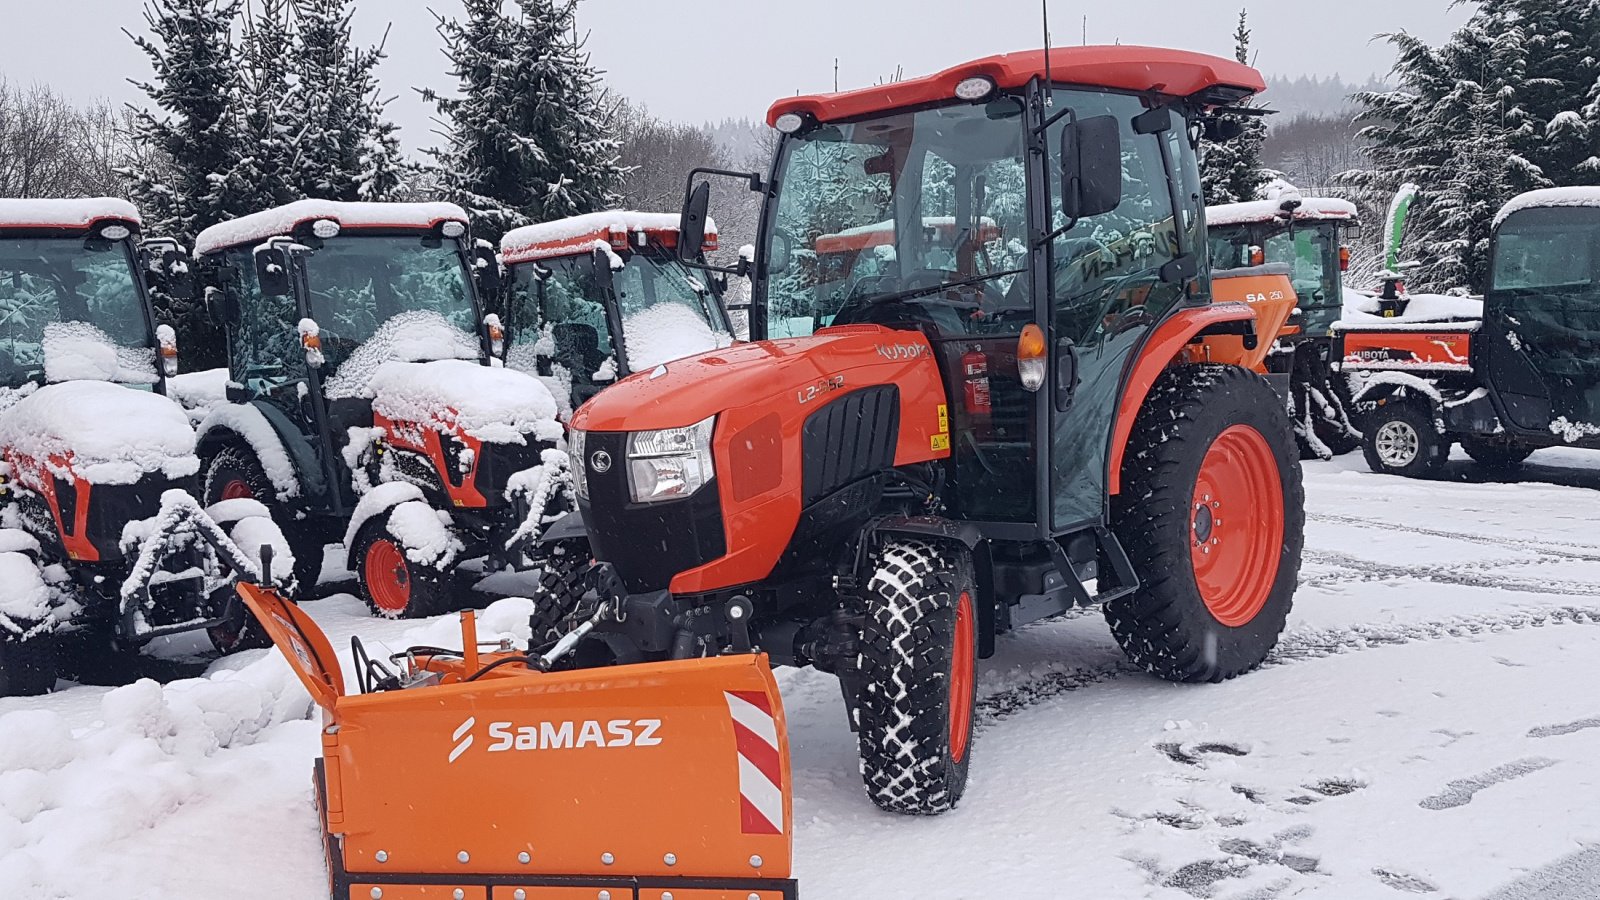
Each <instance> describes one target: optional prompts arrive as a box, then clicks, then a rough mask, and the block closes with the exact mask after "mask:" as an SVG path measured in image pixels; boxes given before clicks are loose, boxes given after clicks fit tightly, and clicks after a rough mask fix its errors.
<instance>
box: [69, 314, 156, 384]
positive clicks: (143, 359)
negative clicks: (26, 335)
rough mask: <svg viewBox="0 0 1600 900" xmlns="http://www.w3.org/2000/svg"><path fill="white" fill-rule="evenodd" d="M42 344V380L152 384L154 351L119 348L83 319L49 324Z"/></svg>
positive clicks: (154, 377) (154, 364)
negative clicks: (81, 320)
mask: <svg viewBox="0 0 1600 900" xmlns="http://www.w3.org/2000/svg"><path fill="white" fill-rule="evenodd" d="M42 346H43V350H44V378H45V381H49V382H64V381H120V382H123V383H124V384H155V383H156V352H155V351H154V350H152V349H150V348H149V347H123V346H121V345H119V344H118V343H117V342H116V341H114V340H112V339H111V336H110V335H108V334H106V333H105V332H104V331H101V330H100V329H98V328H96V327H95V326H93V325H90V324H88V323H87V322H51V323H49V324H48V325H46V326H44V341H43V344H42Z"/></svg>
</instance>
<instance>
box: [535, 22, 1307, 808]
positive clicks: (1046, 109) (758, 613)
mask: <svg viewBox="0 0 1600 900" xmlns="http://www.w3.org/2000/svg"><path fill="white" fill-rule="evenodd" d="M1263 87H1264V85H1263V82H1262V79H1261V76H1260V74H1259V73H1258V72H1256V71H1255V70H1254V69H1252V68H1250V67H1248V66H1245V65H1241V64H1239V63H1236V62H1233V61H1229V60H1224V59H1219V58H1215V57H1211V56H1206V55H1201V54H1195V53H1189V52H1183V51H1174V50H1164V49H1151V48H1143V47H1132V46H1122V47H1087V48H1073V49H1058V50H1054V51H1049V52H1048V53H1046V52H1040V51H1034V52H1026V53H1017V54H1011V55H1005V56H997V57H991V58H987V59H981V60H978V61H976V62H971V63H967V64H965V65H961V66H958V67H956V68H952V69H949V70H947V71H944V72H941V73H939V74H937V75H933V76H930V77H925V78H918V79H914V80H910V81H905V82H901V83H898V84H893V85H882V86H878V87H874V88H868V89H865V90H860V91H852V92H847V93H841V94H833V95H825V96H814V97H795V98H788V99H784V100H780V101H779V102H778V103H777V104H776V105H774V106H773V107H772V109H771V111H770V112H769V114H768V121H769V123H770V124H772V125H773V126H774V127H776V129H777V130H778V131H779V132H780V134H781V136H782V137H781V141H780V145H779V148H778V151H777V157H776V160H775V162H774V169H773V171H772V173H771V176H770V177H768V178H762V177H761V176H758V175H748V174H746V175H741V176H739V177H740V179H741V180H742V181H744V180H747V181H748V183H749V184H750V185H751V187H753V188H754V189H756V190H758V191H759V192H760V193H761V194H762V196H763V204H764V213H763V219H762V222H763V225H762V228H761V236H760V240H759V242H758V246H757V248H756V253H755V258H754V261H753V279H754V295H753V299H754V305H753V307H752V309H751V328H752V334H753V336H754V337H755V338H756V340H755V341H753V342H752V343H749V344H741V345H737V346H734V347H730V348H728V349H725V350H719V351H716V352H713V353H707V354H701V355H699V356H693V357H689V358H687V359H684V360H679V361H677V362H673V363H668V364H667V365H666V366H664V367H662V368H658V369H656V370H653V371H651V372H649V373H640V374H637V375H634V376H632V377H630V378H628V379H625V380H623V381H621V382H619V383H618V384H617V385H615V386H613V387H611V388H610V389H608V390H606V391H604V392H602V393H600V394H599V395H598V396H596V397H595V398H594V399H592V400H590V401H589V402H588V403H587V404H585V405H584V406H583V407H582V408H581V409H579V410H578V411H577V413H575V414H574V416H573V420H572V423H571V427H570V429H569V436H568V442H569V447H570V450H571V454H572V459H573V466H574V471H573V475H574V478H575V481H576V483H577V485H578V493H579V496H580V501H579V505H580V510H579V513H578V514H575V515H573V516H569V517H567V518H565V519H563V520H561V521H560V522H558V523H556V524H555V525H553V526H551V528H550V529H549V530H548V531H547V532H546V534H545V536H544V540H545V541H546V542H547V543H548V544H551V545H555V549H554V551H553V552H552V565H556V566H560V567H563V569H564V571H566V572H568V573H570V577H569V578H567V579H566V581H565V582H564V583H565V584H566V585H567V586H568V588H569V590H568V591H567V592H566V593H565V594H547V595H545V596H543V597H541V602H542V603H544V604H547V605H552V606H566V607H568V608H575V609H576V610H577V612H576V614H575V615H576V617H577V618H579V619H583V618H585V617H586V616H587V617H592V616H594V615H598V616H600V622H599V623H598V624H597V627H596V629H595V631H594V632H593V634H591V635H590V636H589V638H588V640H587V642H586V643H585V645H584V646H582V647H580V649H579V651H578V654H577V657H576V664H577V665H603V664H607V663H616V662H621V663H629V662H642V661H652V660H665V659H691V658H698V657H701V656H712V657H715V656H717V655H718V654H721V653H724V652H739V651H741V650H743V649H745V648H747V647H748V646H750V643H751V642H753V643H754V645H755V646H758V647H760V648H761V649H762V650H763V651H764V652H766V653H767V654H768V655H769V656H770V658H771V659H772V661H773V662H775V663H780V664H787V665H812V666H815V667H817V668H819V669H822V670H824V671H828V672H832V673H836V674H837V675H838V676H839V679H840V682H841V684H842V687H843V693H844V697H845V701H846V703H847V705H848V707H849V720H850V722H851V725H852V727H854V728H855V729H856V730H857V731H858V732H859V735H860V741H859V750H860V754H861V759H862V773H863V775H864V778H865V781H866V786H867V792H868V794H869V795H870V796H871V798H872V799H873V800H874V801H875V802H876V803H877V804H878V805H880V806H881V807H883V808H885V809H889V810H895V811H899V812H906V813H937V812H941V811H943V810H946V809H949V808H950V807H952V806H953V805H954V804H955V803H956V802H957V801H958V800H959V799H960V797H961V794H962V791H963V790H964V789H965V786H966V782H967V771H968V766H969V764H970V762H971V759H972V746H971V742H972V737H973V718H974V702H975V697H976V684H977V680H976V678H975V664H976V660H977V659H979V658H981V657H987V656H988V655H990V654H991V653H992V651H993V648H994V641H995V637H996V635H998V634H1000V633H1002V632H1006V631H1010V630H1013V629H1016V628H1018V627H1020V626H1021V625H1023V624H1025V623H1028V622H1031V621H1034V620H1037V619H1041V618H1044V617H1048V616H1053V615H1057V614H1060V613H1063V612H1065V611H1067V610H1069V609H1071V608H1073V607H1075V606H1083V605H1089V604H1095V603H1100V604H1104V608H1105V613H1106V617H1107V619H1108V621H1109V622H1110V625H1111V629H1112V632H1113V633H1114V634H1115V636H1116V638H1117V640H1118V641H1119V642H1120V643H1121V645H1122V647H1123V648H1124V649H1125V651H1126V652H1127V654H1128V655H1129V656H1130V657H1131V658H1132V659H1133V660H1134V661H1135V662H1136V663H1137V664H1139V665H1140V666H1142V667H1144V668H1146V669H1148V670H1150V671H1151V672H1153V673H1155V674H1157V675H1160V676H1161V677H1164V678H1168V679H1172V680H1175V681H1187V682H1200V681H1221V680H1224V679H1227V678H1232V677H1234V676H1236V675H1239V674H1242V673H1244V672H1247V671H1249V670H1251V669H1253V668H1255V667H1256V666H1257V665H1259V664H1260V663H1261V661H1262V660H1263V659H1264V658H1265V656H1266V654H1267V653H1268V651H1269V650H1271V648H1272V647H1273V646H1274V645H1275V644H1276V641H1277V638H1278V635H1279V633H1280V632H1281V630H1282V628H1283V626H1284V622H1285V619H1286V617H1287V615H1288V612H1289V608H1290V603H1291V600H1292V596H1293V594H1294V590H1295V586H1296V581H1297V577H1298V571H1299V566H1300V552H1301V544H1302V532H1303V512H1302V500H1303V492H1302V488H1301V481H1300V467H1299V463H1298V459H1297V451H1296V447H1295V442H1294V435H1293V431H1292V429H1291V427H1290V421H1289V417H1288V415H1287V410H1286V407H1285V404H1284V403H1283V402H1282V399H1281V398H1280V396H1279V395H1278V393H1277V392H1275V391H1274V389H1273V388H1272V386H1271V385H1270V384H1269V382H1268V381H1267V379H1265V378H1264V377H1262V376H1261V375H1259V374H1256V372H1254V371H1252V369H1254V368H1256V367H1257V366H1260V365H1261V363H1262V360H1263V359H1264V358H1265V356H1266V354H1267V353H1268V352H1269V351H1270V349H1271V346H1272V341H1273V340H1274V339H1275V338H1276V337H1277V330H1276V328H1277V326H1272V327H1271V328H1261V329H1259V333H1258V320H1257V317H1256V311H1257V309H1258V308H1264V307H1260V306H1258V305H1253V304H1248V303H1237V302H1230V303H1220V302H1213V284H1212V281H1211V279H1210V277H1209V267H1208V265H1207V260H1206V256H1205V250H1206V248H1205V243H1204V241H1205V230H1204V229H1205V225H1204V222H1205V210H1204V208H1203V206H1202V205H1201V200H1200V179H1199V171H1198V165H1197V161H1196V149H1195V141H1196V140H1197V135H1198V133H1199V130H1200V128H1201V127H1202V124H1203V123H1204V122H1205V121H1207V120H1208V113H1209V112H1210V111H1213V110H1215V109H1216V108H1219V107H1224V106H1227V105H1229V104H1233V103H1236V102H1238V101H1240V100H1243V99H1245V98H1247V97H1249V96H1251V95H1253V94H1255V93H1257V92H1259V91H1260V90H1262V89H1263ZM709 174H711V173H705V172H697V173H695V174H693V175H691V190H690V191H689V195H688V197H687V200H686V204H685V209H684V217H683V220H684V224H683V226H682V228H681V230H680V236H681V243H680V257H681V258H683V259H685V260H687V261H691V262H692V261H694V260H696V259H697V258H698V255H699V250H700V245H699V242H698V239H697V238H698V235H699V230H698V229H699V223H700V222H703V221H704V220H705V216H706V211H707V206H708V205H709V195H710V183H709V181H708V180H705V178H706V177H709ZM696 179H700V180H699V181H698V183H696ZM943 216H948V217H952V218H953V220H954V222H955V226H954V227H952V228H950V229H943V228H940V227H932V228H930V227H927V221H928V217H943ZM885 221H893V222H895V223H896V224H895V226H894V233H893V239H892V241H886V242H885V243H883V244H882V245H881V246H880V247H879V248H878V249H877V250H876V251H875V252H874V253H872V254H871V255H870V260H871V263H872V264H871V269H870V272H868V271H863V272H859V273H858V272H856V271H854V267H853V266H852V267H851V268H850V269H848V270H842V271H841V270H840V267H837V266H835V267H827V268H824V267H820V266H817V265H815V264H814V262H813V261H814V259H815V257H816V254H817V250H818V244H819V241H821V239H822V238H824V237H825V236H837V235H846V234H849V233H851V232H852V231H853V230H856V229H863V228H864V229H869V230H878V229H881V228H882V226H881V223H883V222H885ZM990 223H993V227H992V228H991V227H989V225H990ZM891 249H892V252H890V250H891ZM868 258H869V257H868V255H866V254H861V255H859V256H858V263H857V264H858V265H859V264H860V262H859V261H860V260H866V259H868ZM1271 281H1272V279H1270V278H1264V279H1263V283H1267V282H1271ZM1275 283H1276V284H1277V285H1279V286H1280V288H1279V290H1280V291H1288V290H1289V286H1288V283H1287V279H1284V278H1283V277H1282V276H1278V277H1277V279H1276V282H1275ZM1275 302H1276V305H1277V308H1279V309H1281V313H1280V315H1279V318H1280V319H1281V318H1282V317H1283V316H1286V315H1287V313H1288V311H1289V309H1288V308H1287V307H1286V303H1287V300H1286V298H1278V299H1277V300H1276V301H1275ZM596 606H598V610H599V612H598V613H595V612H593V610H594V609H595V608H596Z"/></svg>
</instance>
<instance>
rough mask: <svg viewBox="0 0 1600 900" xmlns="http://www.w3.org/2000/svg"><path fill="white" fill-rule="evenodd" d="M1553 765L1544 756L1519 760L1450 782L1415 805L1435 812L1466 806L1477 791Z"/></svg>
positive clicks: (1552, 762) (1552, 761)
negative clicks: (1441, 789)
mask: <svg viewBox="0 0 1600 900" xmlns="http://www.w3.org/2000/svg"><path fill="white" fill-rule="evenodd" d="M1555 764H1556V761H1555V760H1553V759H1550V758H1548V757H1544V756H1532V757H1529V758H1527V759H1519V760H1517V761H1515V762H1508V763H1506V764H1505V765H1501V766H1495V767H1494V768H1492V769H1490V770H1489V771H1487V772H1484V773H1483V774H1482V775H1474V776H1472V777H1471V778H1462V779H1459V780H1456V781H1452V782H1450V783H1449V784H1447V785H1445V788H1444V790H1443V791H1441V792H1439V793H1437V794H1435V795H1433V796H1432V797H1424V798H1422V802H1420V803H1418V804H1417V805H1418V806H1420V807H1422V808H1423V809H1431V810H1434V811H1435V812H1438V811H1441V810H1446V809H1455V808H1457V807H1460V806H1466V805H1467V804H1468V803H1471V802H1472V798H1473V797H1474V796H1476V795H1477V794H1478V792H1479V791H1483V790H1487V789H1489V788H1492V787H1494V786H1495V785H1497V784H1504V783H1505V782H1507V781H1512V780H1514V779H1517V778H1522V777H1525V776H1527V775H1532V774H1533V773H1535V772H1537V771H1539V770H1541V769H1548V768H1550V767H1551V766H1553V765H1555Z"/></svg>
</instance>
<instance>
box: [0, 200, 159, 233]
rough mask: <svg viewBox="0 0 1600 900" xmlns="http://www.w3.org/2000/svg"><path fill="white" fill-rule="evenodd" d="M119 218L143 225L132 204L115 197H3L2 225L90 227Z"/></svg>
mask: <svg viewBox="0 0 1600 900" xmlns="http://www.w3.org/2000/svg"><path fill="white" fill-rule="evenodd" d="M106 220H116V221H118V222H132V223H133V224H135V225H142V224H143V223H144V220H142V219H140V218H139V211H138V210H137V209H135V208H134V206H133V204H132V203H129V202H128V201H126V200H119V199H117V198H116V197H94V198H92V199H88V200H0V228H73V229H76V228H88V227H89V226H91V225H93V224H94V223H96V222H103V221H106Z"/></svg>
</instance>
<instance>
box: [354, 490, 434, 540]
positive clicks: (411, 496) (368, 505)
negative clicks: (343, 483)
mask: <svg viewBox="0 0 1600 900" xmlns="http://www.w3.org/2000/svg"><path fill="white" fill-rule="evenodd" d="M422 499H423V493H422V488H419V487H417V486H416V485H414V484H411V483H409V482H405V481H386V482H384V483H383V484H380V485H376V486H374V487H373V488H372V489H371V490H369V491H367V492H366V493H364V494H362V495H361V499H360V501H358V502H357V503H356V509H355V512H353V513H351V514H350V524H349V525H347V526H346V527H345V532H344V545H345V547H347V548H350V549H354V548H355V545H356V535H357V534H360V533H361V527H362V526H363V525H366V524H367V522H368V521H370V520H371V519H372V518H373V517H374V516H380V515H383V514H384V513H386V512H388V511H389V510H391V509H394V508H395V507H397V506H399V505H400V504H402V503H407V502H409V501H412V500H422Z"/></svg>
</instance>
